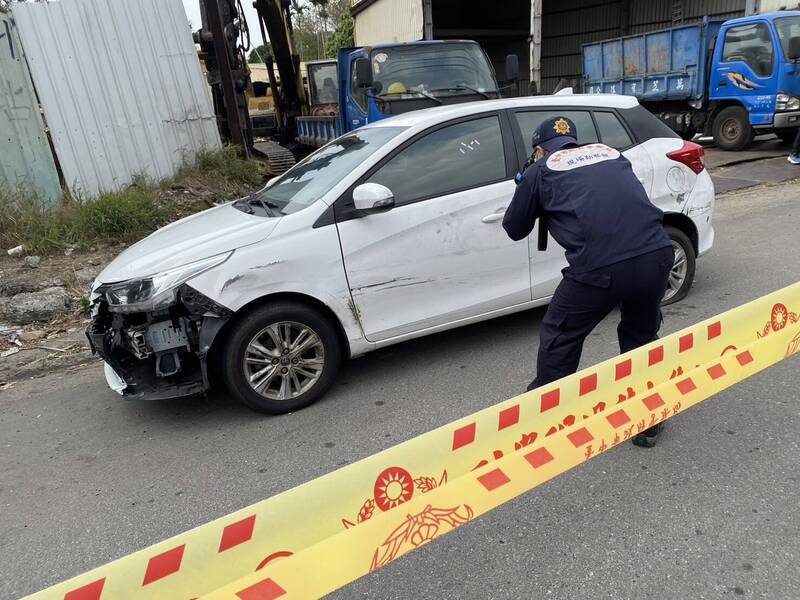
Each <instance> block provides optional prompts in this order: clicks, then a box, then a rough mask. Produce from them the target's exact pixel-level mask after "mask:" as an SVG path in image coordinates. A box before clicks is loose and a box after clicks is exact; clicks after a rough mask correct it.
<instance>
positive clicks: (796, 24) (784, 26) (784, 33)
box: [775, 17, 800, 58]
mask: <svg viewBox="0 0 800 600" xmlns="http://www.w3.org/2000/svg"><path fill="white" fill-rule="evenodd" d="M775 29H777V30H778V37H779V38H780V39H781V47H782V48H783V56H784V57H786V58H789V40H791V39H792V38H796V37H800V17H779V18H777V19H775Z"/></svg>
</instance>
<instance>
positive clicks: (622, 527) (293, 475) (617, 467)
mask: <svg viewBox="0 0 800 600" xmlns="http://www.w3.org/2000/svg"><path fill="white" fill-rule="evenodd" d="M798 197H800V184H790V185H782V186H775V187H762V188H755V189H751V190H747V191H746V192H743V193H740V194H735V195H729V196H726V197H723V198H722V199H720V200H719V203H718V210H717V215H716V227H717V243H716V247H715V250H714V252H713V253H712V254H711V255H709V256H707V257H705V258H703V259H701V261H700V262H699V264H698V271H697V279H696V282H695V287H694V290H693V292H692V293H691V294H690V296H689V297H688V298H687V299H686V300H684V301H683V302H682V303H680V304H678V305H676V306H673V307H671V308H669V309H667V310H666V311H665V319H666V321H665V329H666V331H667V332H670V331H674V330H677V329H680V328H682V327H684V326H686V325H689V324H691V323H694V322H696V321H699V320H701V319H704V318H706V317H709V316H712V315H714V314H716V313H718V312H720V311H723V310H725V309H728V308H731V307H733V306H736V305H738V304H741V303H743V302H746V301H748V300H751V299H754V298H756V297H758V296H760V295H762V294H763V293H765V292H768V291H772V290H775V289H777V288H780V287H782V286H784V285H787V284H790V283H793V282H795V281H797V280H798V279H800V235H798V225H800V204H799V203H798ZM542 314H543V312H542V310H534V311H530V312H528V313H524V314H521V315H515V316H511V317H508V318H503V319H498V320H494V321H491V322H487V323H482V324H479V325H475V326H471V327H467V328H463V329H460V330H457V331H452V332H448V333H444V334H440V335H436V336H432V337H429V338H427V339H424V340H419V341H415V342H410V343H407V344H403V345H400V346H396V347H394V348H390V349H386V350H385V351H380V352H376V353H373V354H371V355H368V356H366V357H364V358H362V359H359V360H356V361H352V362H351V363H350V364H349V365H348V366H347V367H346V369H345V372H344V373H343V375H342V377H341V379H340V383H339V385H338V386H336V387H335V389H334V390H333V391H332V392H331V393H330V394H329V395H328V396H327V397H326V398H325V399H324V400H323V401H321V402H320V403H318V404H317V405H315V406H312V407H310V408H308V409H306V410H303V411H301V412H298V413H296V414H292V415H288V416H283V417H277V418H267V417H261V416H258V415H256V414H254V413H251V412H249V411H248V410H246V409H244V408H241V407H239V406H237V405H234V404H232V403H230V402H229V401H227V400H226V399H225V398H212V399H209V400H199V401H198V400H195V401H175V402H157V403H126V402H122V401H121V400H119V399H118V398H117V397H116V396H115V395H114V394H113V393H111V392H110V391H108V390H107V389H106V387H105V383H104V382H103V380H102V375H101V371H100V369H99V368H97V367H96V366H92V367H89V368H84V369H82V370H80V371H78V372H74V373H62V374H53V375H49V376H47V377H44V378H42V379H37V380H33V381H28V382H22V383H19V384H17V385H16V386H14V387H13V388H11V389H10V390H8V391H5V392H2V393H0V447H1V448H2V449H1V450H0V514H1V515H2V517H3V518H2V519H0V574H1V576H0V598H15V597H19V596H21V595H23V594H26V593H30V592H34V591H36V590H38V589H41V588H43V587H45V586H47V585H49V584H52V583H55V582H57V581H60V580H62V579H64V578H67V577H69V576H72V575H76V574H78V573H80V572H82V571H84V570H87V569H89V568H91V567H95V566H98V565H100V564H102V563H104V562H107V561H109V560H111V559H114V558H117V557H119V556H122V555H124V554H127V553H129V552H131V551H134V550H137V549H140V548H142V547H144V546H147V545H149V544H152V543H155V542H157V541H160V540H162V539H164V538H166V537H168V536H171V535H174V534H177V533H179V532H181V531H184V530H186V529H188V528H190V527H193V526H196V525H199V524H202V523H204V522H207V521H209V520H211V519H213V518H215V517H218V516H221V515H224V514H226V513H229V512H231V511H233V510H235V509H238V508H241V507H243V506H246V505H248V504H250V503H252V502H255V501H257V500H260V499H262V498H265V497H267V496H270V495H272V494H275V493H277V492H280V491H282V490H285V489H288V488H290V487H293V486H295V485H297V484H299V483H302V482H304V481H307V480H309V479H312V478H314V477H316V476H318V475H321V474H323V473H326V472H328V471H330V470H331V469H334V468H336V467H338V466H341V465H344V464H347V463H349V462H352V461H355V460H358V459H359V458H362V457H364V456H367V455H369V454H372V453H374V452H376V451H378V450H381V449H383V448H386V447H387V446H390V445H393V444H395V443H397V442H400V441H402V440H405V439H407V438H410V437H412V436H415V435H417V434H420V433H423V432H425V431H427V430H429V429H431V428H433V427H436V426H439V425H442V424H444V423H447V422H449V421H451V420H453V419H455V418H457V417H460V416H463V415H466V414H468V413H470V412H473V411H475V410H478V409H480V408H482V407H485V406H488V405H490V404H493V403H495V402H497V401H499V400H502V399H505V398H507V397H510V396H512V395H514V394H516V393H518V392H519V391H520V390H521V389H522V388H523V387H524V385H525V383H526V382H527V381H529V379H530V378H531V375H532V362H533V357H534V353H535V349H536V336H537V330H538V326H539V323H540V321H541V317H542ZM615 326H616V323H615V321H614V320H613V319H611V318H610V319H608V320H607V321H606V322H604V323H603V324H602V325H601V326H600V328H599V329H598V330H597V331H596V332H595V333H594V334H593V335H592V336H591V337H590V339H589V341H588V342H587V347H586V350H585V352H584V360H583V363H584V364H585V365H589V364H592V363H596V362H598V361H600V360H603V359H605V358H608V357H609V356H611V355H612V354H614V353H615V345H616V337H615V329H614V328H615ZM798 366H800V361H798V360H797V359H794V360H792V361H788V362H784V363H781V364H779V365H778V366H776V367H773V368H772V369H771V370H769V371H767V372H765V373H763V374H761V375H759V376H757V377H755V378H753V379H750V380H747V381H745V382H743V383H741V384H739V385H737V386H735V387H734V388H732V389H730V390H728V391H727V392H725V393H723V394H720V395H719V396H718V397H716V398H714V399H711V400H708V401H706V402H704V403H702V404H701V405H700V406H698V407H696V408H693V409H691V410H689V411H687V412H686V413H683V414H681V415H679V416H678V417H676V418H675V419H672V420H670V422H669V423H668V425H667V427H668V429H667V431H666V433H665V435H664V436H663V438H662V439H661V440H660V442H659V445H658V446H657V447H656V448H655V449H652V450H643V449H640V448H635V447H633V446H631V445H630V444H627V445H623V446H620V447H618V448H616V449H614V450H613V451H610V452H608V453H606V454H605V455H603V456H601V457H600V458H598V459H596V460H593V461H590V462H589V463H587V464H585V465H583V466H582V467H580V468H578V469H575V470H573V471H571V472H569V473H567V474H566V475H564V476H561V477H559V478H557V479H555V480H553V481H551V482H549V483H548V484H546V485H544V486H542V487H540V488H537V489H536V490H534V491H533V492H531V493H528V494H526V495H524V496H522V497H520V498H518V499H517V500H515V501H514V502H511V503H509V504H507V505H505V506H503V507H501V508H499V509H497V510H495V511H494V512H492V513H490V514H489V515H487V516H485V517H482V518H480V519H478V520H477V521H475V522H473V523H471V524H469V525H466V526H464V527H462V528H460V529H458V530H457V531H456V532H454V533H452V534H449V535H447V536H445V537H444V538H442V539H441V540H438V541H437V542H434V543H433V544H430V545H428V546H425V547H424V548H423V549H421V550H419V551H417V552H415V553H413V554H411V555H410V556H407V557H405V558H403V559H401V560H399V561H397V562H395V563H392V564H391V565H389V566H388V567H387V568H385V569H383V570H382V571H380V572H378V573H376V574H374V575H372V576H369V577H367V578H364V579H362V580H360V581H358V582H356V583H355V584H353V585H351V586H348V587H347V588H344V589H343V590H340V591H339V592H337V593H336V594H334V595H333V597H335V598H382V599H389V598H392V599H394V598H548V599H549V598H558V599H560V598H570V599H572V598H614V599H619V598H666V599H672V598H696V599H704V598H709V599H711V598H728V597H730V598H734V597H746V598H768V599H770V600H780V599H789V598H798V597H800V569H798V562H799V561H800V508H799V507H798V500H797V499H798V497H800V469H798V464H800V463H799V461H800V446H799V445H798V439H799V438H798V431H800V410H798V408H799V407H800V404H799V403H798V401H800V398H798V392H797V390H798V381H800V376H799V372H798Z"/></svg>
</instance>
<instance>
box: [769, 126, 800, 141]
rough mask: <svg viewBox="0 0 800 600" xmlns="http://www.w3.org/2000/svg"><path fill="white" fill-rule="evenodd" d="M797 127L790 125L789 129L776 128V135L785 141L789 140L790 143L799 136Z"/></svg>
mask: <svg viewBox="0 0 800 600" xmlns="http://www.w3.org/2000/svg"><path fill="white" fill-rule="evenodd" d="M797 131H798V129H797V127H789V128H787V129H776V130H775V135H777V136H778V137H779V138H780V139H782V140H783V141H784V142H789V143H790V144H791V143H793V142H794V138H795V137H797Z"/></svg>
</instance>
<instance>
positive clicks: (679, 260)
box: [661, 227, 697, 306]
mask: <svg viewBox="0 0 800 600" xmlns="http://www.w3.org/2000/svg"><path fill="white" fill-rule="evenodd" d="M664 229H665V231H666V232H667V235H668V236H669V239H670V241H671V242H672V249H673V250H674V251H675V262H674V264H673V266H672V269H670V273H669V281H668V282H667V292H666V294H665V295H664V300H663V301H662V302H661V304H662V305H664V306H667V305H669V304H674V303H675V302H680V301H681V300H683V299H684V298H686V296H687V295H688V294H689V290H690V289H691V288H692V283H694V272H695V267H696V264H697V257H696V256H695V252H694V245H693V244H692V241H691V240H690V239H689V236H687V235H686V234H685V233H684V232H683V231H681V230H680V229H678V228H676V227H665V228H664Z"/></svg>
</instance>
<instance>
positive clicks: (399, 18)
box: [353, 0, 424, 46]
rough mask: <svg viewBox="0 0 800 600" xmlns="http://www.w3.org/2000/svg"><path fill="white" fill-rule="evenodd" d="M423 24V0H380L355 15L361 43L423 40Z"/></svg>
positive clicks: (358, 43) (358, 37)
mask: <svg viewBox="0 0 800 600" xmlns="http://www.w3.org/2000/svg"><path fill="white" fill-rule="evenodd" d="M363 1H365V0H362V2H363ZM357 5H358V3H356V6H357ZM423 27H424V22H423V13H422V0H380V1H379V2H375V3H373V4H370V5H369V6H367V8H365V9H364V10H363V11H361V12H359V13H358V14H357V15H356V16H355V19H354V27H353V37H354V38H355V42H356V45H357V46H371V45H373V44H382V43H388V42H411V41H415V40H421V39H423Z"/></svg>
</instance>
